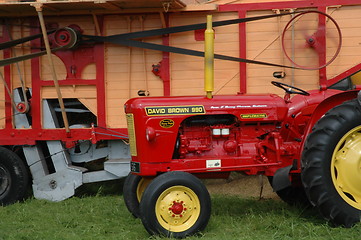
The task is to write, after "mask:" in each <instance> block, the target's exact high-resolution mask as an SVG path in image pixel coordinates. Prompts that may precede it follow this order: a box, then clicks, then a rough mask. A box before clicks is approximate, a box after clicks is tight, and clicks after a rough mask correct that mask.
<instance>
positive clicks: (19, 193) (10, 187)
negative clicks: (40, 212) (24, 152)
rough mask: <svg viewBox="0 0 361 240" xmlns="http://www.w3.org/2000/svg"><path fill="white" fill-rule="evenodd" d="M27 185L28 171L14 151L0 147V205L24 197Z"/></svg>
mask: <svg viewBox="0 0 361 240" xmlns="http://www.w3.org/2000/svg"><path fill="white" fill-rule="evenodd" d="M28 186H29V173H28V169H27V168H26V166H25V164H24V162H23V161H22V160H21V159H20V157H19V156H18V155H16V153H14V152H12V151H10V150H9V149H6V148H4V147H0V205H3V206H4V205H9V204H12V203H15V202H17V201H21V200H23V199H24V197H25V195H26V192H27V190H28Z"/></svg>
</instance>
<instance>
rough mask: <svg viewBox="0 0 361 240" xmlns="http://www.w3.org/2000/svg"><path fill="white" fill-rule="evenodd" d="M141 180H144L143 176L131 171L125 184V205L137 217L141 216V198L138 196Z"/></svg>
mask: <svg viewBox="0 0 361 240" xmlns="http://www.w3.org/2000/svg"><path fill="white" fill-rule="evenodd" d="M140 180H142V177H141V176H138V175H134V174H132V173H129V174H128V176H127V177H126V179H125V181H124V186H123V198H124V202H125V206H127V208H128V210H129V212H130V213H131V214H133V216H134V217H136V218H139V217H140V214H139V200H138V197H137V187H138V184H139V182H140Z"/></svg>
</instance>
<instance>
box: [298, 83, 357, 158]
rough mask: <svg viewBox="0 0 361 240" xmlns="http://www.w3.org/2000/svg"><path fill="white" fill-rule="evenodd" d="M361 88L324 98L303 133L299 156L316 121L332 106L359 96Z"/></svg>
mask: <svg viewBox="0 0 361 240" xmlns="http://www.w3.org/2000/svg"><path fill="white" fill-rule="evenodd" d="M359 90H360V89H357V90H351V91H345V92H340V93H336V94H334V95H332V96H330V97H328V98H326V99H324V100H323V101H322V102H321V103H320V104H319V105H318V106H317V107H316V109H315V110H314V112H313V113H312V116H311V119H310V121H309V122H308V125H307V127H306V130H305V133H304V135H303V136H304V137H303V139H302V142H301V147H300V152H299V156H301V153H302V151H303V147H304V143H305V141H306V139H307V136H308V135H309V134H310V133H311V132H312V128H313V126H314V125H315V124H316V122H317V121H318V120H319V119H320V118H322V117H323V116H324V115H325V114H326V112H327V111H328V110H330V109H331V108H333V107H335V106H337V105H340V104H341V103H343V102H345V101H348V100H351V99H355V98H357V96H358V93H359ZM360 101H361V100H360V99H359V102H360Z"/></svg>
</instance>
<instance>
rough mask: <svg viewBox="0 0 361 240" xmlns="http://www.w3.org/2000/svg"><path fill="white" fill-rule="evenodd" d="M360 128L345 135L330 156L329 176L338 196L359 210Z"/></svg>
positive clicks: (360, 173)
mask: <svg viewBox="0 0 361 240" xmlns="http://www.w3.org/2000/svg"><path fill="white" fill-rule="evenodd" d="M360 131H361V127H356V128H354V129H352V130H351V131H349V132H348V133H346V134H345V136H344V137H343V138H342V139H341V140H340V141H339V143H338V144H337V146H336V148H335V151H334V153H333V156H332V162H331V176H332V181H333V183H334V186H335V188H336V190H337V191H338V193H339V194H340V196H341V197H342V198H343V199H344V200H345V201H346V202H347V203H349V204H350V205H351V206H353V207H355V208H357V209H359V210H361V187H360V182H361V132H360Z"/></svg>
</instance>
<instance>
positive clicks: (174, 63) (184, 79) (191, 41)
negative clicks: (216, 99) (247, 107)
mask: <svg viewBox="0 0 361 240" xmlns="http://www.w3.org/2000/svg"><path fill="white" fill-rule="evenodd" d="M206 15H207V14H206V13H192V14H190V13H177V14H173V15H172V17H171V25H172V26H181V25H187V24H194V23H204V22H205V21H206ZM212 15H213V21H221V20H227V19H235V18H237V17H238V15H237V14H236V13H212ZM214 29H215V46H214V48H215V53H216V54H223V55H229V56H234V57H238V56H239V41H238V38H239V37H238V25H237V24H236V25H229V26H224V27H216V28H214ZM194 34H195V33H194V31H190V32H184V33H177V34H172V35H171V46H175V47H181V48H188V49H193V50H198V51H204V41H196V40H195V36H194ZM171 70H172V71H171V77H172V81H171V86H172V87H171V88H172V90H171V94H172V95H202V94H204V87H203V86H204V60H203V58H199V57H194V56H186V55H180V54H171ZM214 71H215V72H214V82H215V83H214V89H215V91H214V94H232V93H236V92H237V91H239V75H238V74H239V64H238V63H236V62H230V61H223V60H215V70H214ZM235 76H236V77H235Z"/></svg>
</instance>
